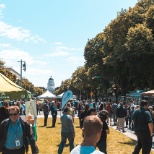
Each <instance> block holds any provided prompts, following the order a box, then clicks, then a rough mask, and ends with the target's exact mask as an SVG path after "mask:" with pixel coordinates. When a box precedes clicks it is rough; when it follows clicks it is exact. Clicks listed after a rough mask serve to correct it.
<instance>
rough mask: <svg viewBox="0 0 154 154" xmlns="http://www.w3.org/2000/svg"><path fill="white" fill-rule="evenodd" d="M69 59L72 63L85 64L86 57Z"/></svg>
mask: <svg viewBox="0 0 154 154" xmlns="http://www.w3.org/2000/svg"><path fill="white" fill-rule="evenodd" d="M68 61H69V62H70V63H72V65H75V66H81V64H82V63H83V64H84V61H85V60H84V57H69V58H68Z"/></svg>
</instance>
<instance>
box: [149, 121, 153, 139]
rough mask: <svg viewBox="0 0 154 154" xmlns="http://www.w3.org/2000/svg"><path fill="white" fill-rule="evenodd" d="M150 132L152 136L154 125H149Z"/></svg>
mask: <svg viewBox="0 0 154 154" xmlns="http://www.w3.org/2000/svg"><path fill="white" fill-rule="evenodd" d="M148 127H149V130H150V135H151V136H152V133H153V123H149V124H148Z"/></svg>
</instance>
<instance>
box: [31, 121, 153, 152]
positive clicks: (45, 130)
mask: <svg viewBox="0 0 154 154" xmlns="http://www.w3.org/2000/svg"><path fill="white" fill-rule="evenodd" d="M51 124H52V119H51V118H48V126H47V127H42V126H43V118H39V119H38V125H37V135H38V140H37V145H38V147H39V150H40V154H57V151H58V146H59V143H60V141H61V124H60V120H59V118H58V119H57V123H56V127H55V128H51ZM74 126H75V132H76V136H75V145H77V144H80V143H81V142H82V132H81V129H80V128H79V122H78V119H75V122H74ZM135 144H136V142H135V141H134V140H132V139H130V138H129V137H127V136H125V135H124V134H122V133H120V132H118V131H116V130H114V129H113V128H110V134H109V135H108V137H107V152H108V154H131V153H132V151H133V149H134V146H135ZM30 153H31V152H30V151H29V153H28V154H30ZM69 153H70V152H69V144H68V141H67V143H66V146H65V147H64V151H63V154H69ZM140 153H141V152H140ZM151 154H154V152H153V151H152V152H151Z"/></svg>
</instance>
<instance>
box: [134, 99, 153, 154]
mask: <svg viewBox="0 0 154 154" xmlns="http://www.w3.org/2000/svg"><path fill="white" fill-rule="evenodd" d="M147 109H148V102H147V101H146V100H142V101H141V102H140V108H138V109H136V110H135V111H134V112H133V115H132V122H133V124H134V130H135V134H136V136H137V144H136V146H135V148H134V151H133V154H139V152H140V150H141V149H142V154H150V151H151V147H152V133H153V121H152V117H151V114H150V112H149V111H148V110H147Z"/></svg>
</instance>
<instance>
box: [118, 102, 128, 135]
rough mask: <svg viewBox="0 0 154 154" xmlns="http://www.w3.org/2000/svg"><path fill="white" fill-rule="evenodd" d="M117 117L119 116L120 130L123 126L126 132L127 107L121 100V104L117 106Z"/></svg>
mask: <svg viewBox="0 0 154 154" xmlns="http://www.w3.org/2000/svg"><path fill="white" fill-rule="evenodd" d="M116 114H117V118H118V130H119V131H120V129H121V128H122V131H123V132H125V130H124V122H125V117H126V109H125V108H124V107H123V102H120V106H119V107H118V108H117V112H116Z"/></svg>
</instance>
